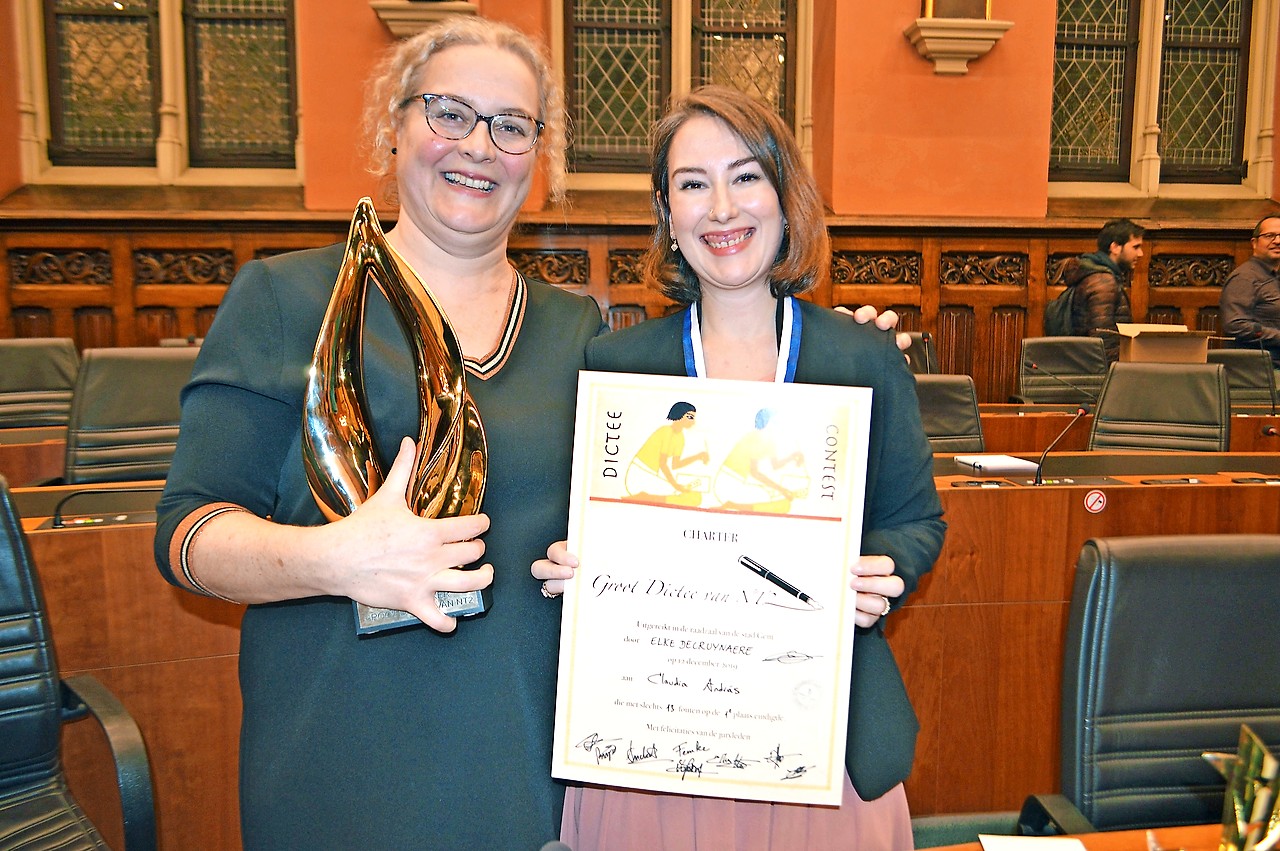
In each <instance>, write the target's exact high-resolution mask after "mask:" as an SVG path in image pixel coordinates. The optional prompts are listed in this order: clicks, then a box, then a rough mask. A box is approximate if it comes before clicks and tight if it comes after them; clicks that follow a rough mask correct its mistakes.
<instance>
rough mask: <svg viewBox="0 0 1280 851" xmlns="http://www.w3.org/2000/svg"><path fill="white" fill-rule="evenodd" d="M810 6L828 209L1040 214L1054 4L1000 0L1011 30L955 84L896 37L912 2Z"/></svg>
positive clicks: (817, 142)
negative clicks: (812, 20)
mask: <svg viewBox="0 0 1280 851" xmlns="http://www.w3.org/2000/svg"><path fill="white" fill-rule="evenodd" d="M815 7H817V8H816V9H815V14H816V16H817V20H816V21H815V23H816V27H815V32H816V34H817V37H816V39H815V56H814V59H815V61H814V66H815V86H814V90H815V95H816V97H815V103H814V117H815V120H814V153H815V157H814V159H815V169H816V171H817V172H818V178H819V182H820V184H821V186H822V190H823V193H824V196H825V198H826V200H827V203H828V204H829V205H830V206H831V208H832V209H833V210H834V211H835V212H836V213H838V214H847V215H909V216H915V215H919V216H931V215H947V216H953V215H961V216H983V217H986V216H999V217H1026V216H1030V217H1041V216H1043V215H1044V214H1045V209H1046V199H1047V195H1048V177H1047V171H1048V161H1049V121H1050V115H1051V110H1052V103H1053V30H1054V5H1053V4H1052V3H1015V2H1013V0H999V2H997V3H996V4H995V6H994V8H993V10H992V17H994V18H997V19H1006V20H1007V19H1012V20H1013V22H1014V24H1013V28H1012V29H1010V30H1009V31H1008V32H1007V33H1006V34H1005V36H1004V38H1003V39H1001V41H1000V42H999V43H998V44H996V46H995V47H994V48H993V49H992V51H991V52H990V53H989V54H987V55H986V56H984V57H982V58H981V59H978V60H975V61H973V62H971V63H970V64H969V73H968V74H966V75H964V76H959V77H946V76H941V75H937V74H935V73H934V70H933V63H931V62H929V61H928V60H926V59H925V58H924V57H922V56H920V55H919V54H918V53H917V52H916V50H915V48H914V47H912V46H911V44H910V42H908V41H907V39H906V37H905V36H904V35H903V30H904V29H906V27H907V26H908V25H910V24H911V22H912V21H914V20H915V18H916V16H917V15H918V14H919V9H920V5H919V2H918V0H892V1H891V2H878V3H866V2H863V0H830V2H824V3H816V4H815Z"/></svg>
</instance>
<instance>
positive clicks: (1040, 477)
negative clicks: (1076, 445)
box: [1035, 405, 1089, 485]
mask: <svg viewBox="0 0 1280 851" xmlns="http://www.w3.org/2000/svg"><path fill="white" fill-rule="evenodd" d="M1087 413H1089V406H1088V405H1081V406H1080V407H1078V408H1076V415H1075V416H1074V417H1072V418H1071V422H1069V423H1067V427H1066V428H1064V429H1063V430H1062V431H1060V432H1058V436H1057V437H1055V438H1054V439H1053V442H1052V443H1050V444H1049V445H1048V446H1046V447H1045V448H1044V451H1043V452H1041V453H1040V460H1039V461H1037V462H1036V479H1035V483H1036V484H1037V485H1042V484H1044V460H1045V458H1047V457H1049V452H1050V450H1052V449H1053V447H1055V446H1057V445H1058V442H1059V441H1061V440H1062V438H1064V437H1066V436H1067V432H1069V431H1071V427H1072V426H1073V425H1075V424H1076V422H1077V421H1079V419H1080V418H1081V417H1083V416H1084V415H1085V414H1087Z"/></svg>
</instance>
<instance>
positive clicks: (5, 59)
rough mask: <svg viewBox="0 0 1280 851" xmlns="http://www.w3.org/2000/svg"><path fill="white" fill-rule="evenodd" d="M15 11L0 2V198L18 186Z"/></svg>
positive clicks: (20, 182) (7, 4)
mask: <svg viewBox="0 0 1280 851" xmlns="http://www.w3.org/2000/svg"><path fill="white" fill-rule="evenodd" d="M16 14H17V12H16V10H15V9H14V4H12V3H0V198H3V197H4V196H5V195H8V194H9V193H10V192H12V191H13V190H15V189H17V188H18V187H19V186H21V185H22V170H21V167H20V165H19V161H18V156H19V154H18V56H17V53H18V43H17V39H18V36H17V20H16V18H15V15H16Z"/></svg>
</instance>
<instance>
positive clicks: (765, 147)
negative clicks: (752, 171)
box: [643, 86, 831, 304]
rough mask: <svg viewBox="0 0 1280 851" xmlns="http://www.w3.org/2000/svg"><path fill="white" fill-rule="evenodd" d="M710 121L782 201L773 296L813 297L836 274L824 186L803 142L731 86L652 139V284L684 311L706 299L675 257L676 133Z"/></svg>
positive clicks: (648, 255) (680, 104)
mask: <svg viewBox="0 0 1280 851" xmlns="http://www.w3.org/2000/svg"><path fill="white" fill-rule="evenodd" d="M703 115H709V116H711V117H712V118H718V119H720V120H721V121H723V122H724V123H725V124H726V125H728V127H729V129H730V130H732V131H733V132H734V134H735V135H736V136H737V137H738V138H739V139H741V140H742V143H743V144H744V145H746V147H747V150H748V151H750V152H751V155H752V156H753V157H755V159H756V161H757V162H758V163H759V164H760V168H761V170H762V171H763V172H764V175H765V178H766V179H767V180H768V181H769V183H770V184H771V185H772V186H773V189H774V191H775V192H777V193H778V201H779V203H780V205H781V207H782V214H783V215H784V216H785V217H786V223H787V227H786V228H785V229H784V230H783V234H782V244H781V245H780V246H779V248H778V256H777V258H776V259H775V260H774V263H773V269H772V271H771V272H770V274H769V290H770V291H771V292H772V293H773V295H774V296H775V297H781V296H787V295H798V294H799V293H803V292H807V291H808V290H810V289H813V287H815V286H816V285H817V284H818V282H819V281H821V280H823V279H824V277H825V276H827V275H829V274H830V271H831V239H830V237H829V236H828V234H827V224H826V220H825V219H824V217H823V212H824V211H823V205H822V196H821V195H820V194H819V192H818V184H817V182H816V181H815V180H814V179H813V175H812V174H811V173H810V172H809V169H808V168H806V167H805V165H804V160H803V159H802V157H801V155H800V146H799V145H797V144H796V140H795V137H794V136H792V135H791V131H790V130H789V129H788V128H787V125H786V124H785V123H784V122H783V120H782V119H781V118H780V117H778V114H777V113H776V112H774V111H773V109H772V108H770V107H768V106H766V105H765V104H763V103H761V102H760V101H758V100H755V99H754V98H752V97H750V96H748V95H745V94H743V93H742V92H739V91H737V90H736V89H731V88H728V87H726V86H702V87H700V88H697V89H694V90H693V91H692V92H690V93H689V94H687V95H685V96H683V97H681V98H678V99H677V100H675V101H674V102H673V103H672V104H671V106H670V108H669V109H668V110H667V114H666V115H664V116H663V117H662V120H660V121H659V122H658V123H657V125H656V126H655V127H654V128H653V132H652V133H651V135H650V157H651V166H650V168H651V171H650V180H651V183H652V186H653V212H654V216H655V218H656V219H657V223H656V225H655V227H654V229H653V242H652V243H651V244H650V246H649V249H648V250H647V251H646V252H645V256H644V260H643V268H644V274H645V278H646V280H648V281H651V282H653V283H654V284H655V285H656V286H657V287H658V288H659V289H661V290H662V293H663V295H665V296H667V297H668V298H670V299H673V300H675V301H677V302H680V303H681V304H690V303H692V302H695V301H698V300H699V299H700V298H701V297H702V288H701V286H700V285H699V283H698V276H697V275H696V274H694V271H693V267H692V266H690V265H689V262H688V261H687V260H685V258H684V256H683V255H681V254H680V252H679V251H673V250H672V249H671V207H670V197H671V196H670V188H671V187H670V183H669V179H668V168H669V165H670V157H671V142H672V140H673V139H674V138H675V135H676V131H678V130H679V129H680V128H681V127H682V126H684V124H685V122H686V121H688V120H689V119H691V118H695V117H698V116H703Z"/></svg>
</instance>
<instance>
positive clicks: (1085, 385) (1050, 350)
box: [1015, 337, 1107, 405]
mask: <svg viewBox="0 0 1280 851" xmlns="http://www.w3.org/2000/svg"><path fill="white" fill-rule="evenodd" d="M1106 374H1107V354H1106V348H1105V347H1104V346H1103V344H1102V339H1101V338H1100V337H1027V338H1026V339H1025V340H1023V341H1022V356H1021V360H1020V361H1019V365H1018V396H1017V398H1016V399H1015V401H1022V402H1029V403H1032V404H1055V405H1085V404H1088V405H1092V404H1094V403H1095V402H1097V401H1098V395H1099V394H1100V392H1101V391H1102V380H1103V378H1104V377H1105V376H1106Z"/></svg>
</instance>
